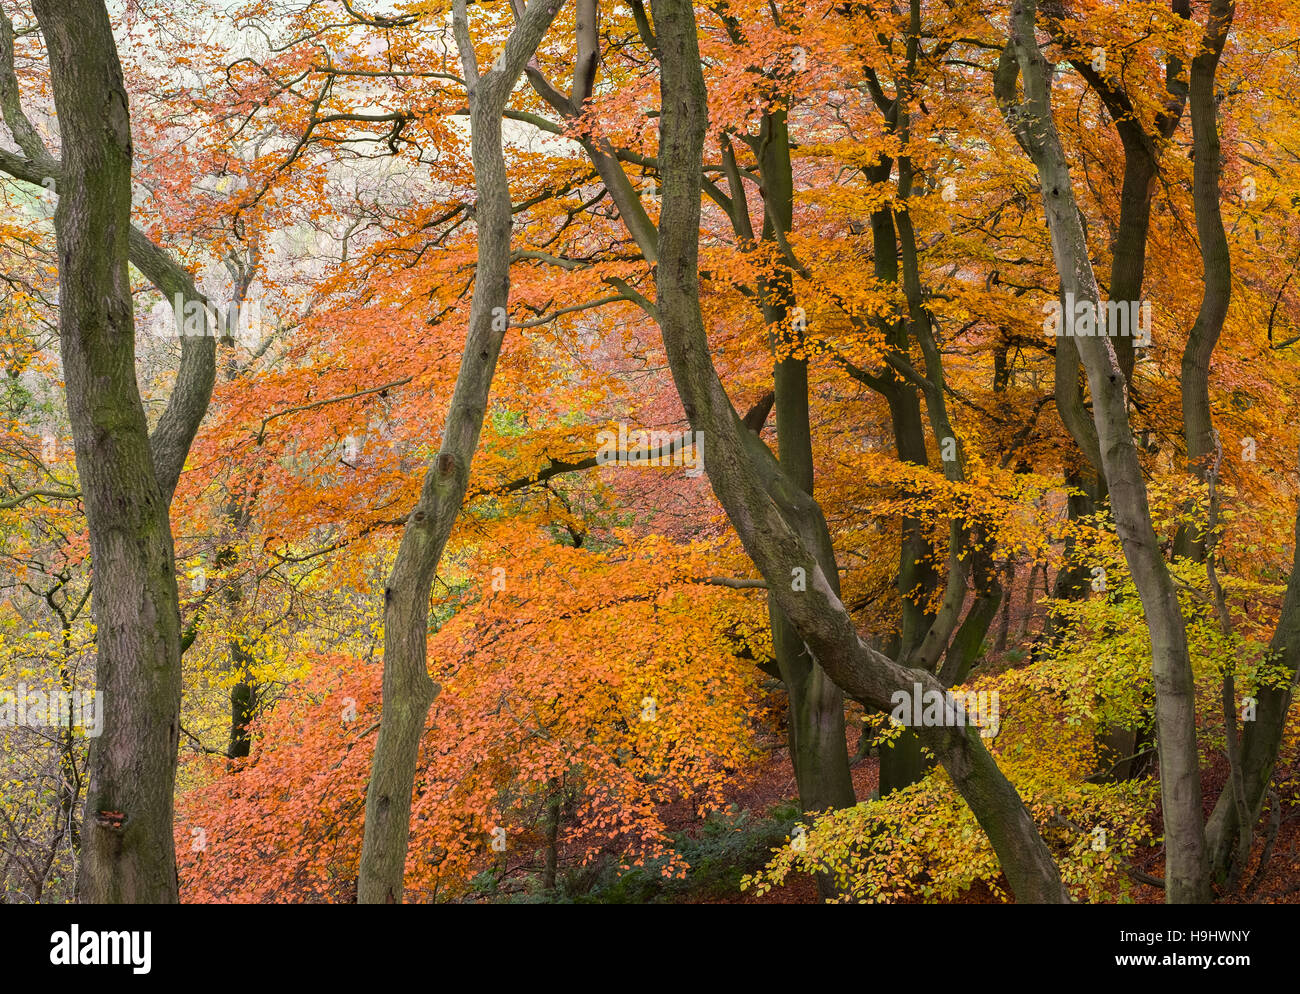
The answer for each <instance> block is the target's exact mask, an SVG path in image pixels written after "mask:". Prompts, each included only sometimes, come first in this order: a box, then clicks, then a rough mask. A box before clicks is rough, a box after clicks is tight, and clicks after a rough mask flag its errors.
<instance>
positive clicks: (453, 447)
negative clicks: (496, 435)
mask: <svg viewBox="0 0 1300 994" xmlns="http://www.w3.org/2000/svg"><path fill="white" fill-rule="evenodd" d="M561 2H562V0H533V2H532V3H531V4H529V6H528V8H527V10H526V11H525V12H524V14H523V16H522V17H521V18H520V20H519V23H518V25H517V26H516V28H515V30H514V31H513V32H512V33H511V35H510V38H509V39H508V40H507V42H506V46H505V53H504V57H503V63H501V68H496V67H495V66H494V67H491V68H489V69H488V71H487V72H485V73H484V74H483V75H481V76H480V75H479V71H478V64H477V60H476V58H475V55H474V44H473V39H472V38H471V37H470V34H469V24H468V20H467V17H466V13H465V0H456V7H455V14H454V17H453V26H454V29H455V33H456V44H457V46H458V47H459V49H460V55H461V62H462V64H463V66H464V71H465V79H466V81H467V82H468V85H469V107H470V128H471V131H472V146H471V152H472V157H473V163H474V189H475V196H476V200H475V207H474V219H475V222H476V225H477V229H478V268H477V269H476V271H475V277H474V299H473V302H472V304H471V306H470V313H469V332H468V334H467V336H466V339H465V351H464V354H463V355H462V358H461V365H460V373H459V374H458V375H457V377H456V389H455V392H454V393H453V394H452V399H451V406H450V408H449V409H448V412H447V422H446V424H445V425H444V427H443V434H442V445H441V448H440V450H439V452H438V455H437V456H436V457H435V458H434V460H433V464H432V466H430V468H429V471H428V473H427V474H426V476H425V478H424V486H423V488H422V489H421V492H420V499H419V502H418V503H417V504H416V505H415V509H414V510H413V511H412V512H411V514H410V516H409V517H408V518H407V521H406V527H405V529H404V530H403V532H402V542H401V545H400V546H399V548H398V551H397V560H396V562H395V563H394V564H393V572H392V574H391V575H390V577H389V579H388V585H387V586H386V587H385V588H384V679H383V691H382V693H383V715H382V720H381V724H380V726H379V737H378V740H377V741H376V743H375V755H374V761H373V765H372V767H371V771H370V783H369V787H368V788H367V791H366V824H365V834H364V839H363V842H362V847H361V871H360V876H359V878H358V881H357V901H358V903H362V904H383V903H389V904H395V903H399V902H400V901H401V899H402V890H403V884H404V877H405V869H406V849H407V844H408V841H409V839H410V820H411V791H412V789H413V788H414V785H415V768H416V763H417V759H418V756H419V750H420V737H421V735H422V734H423V732H424V723H425V720H426V718H427V717H428V714H429V706H430V705H431V704H432V703H433V700H434V698H435V697H436V696H437V693H438V687H437V686H436V685H435V684H434V682H433V680H432V679H430V677H429V671H428V658H427V657H428V648H427V638H428V628H429V594H430V591H431V589H432V587H433V575H434V571H435V570H436V569H437V567H438V563H439V561H440V560H441V558H442V553H443V549H444V548H446V545H447V538H448V536H449V535H450V534H451V528H452V525H453V523H454V522H455V520H456V515H457V514H458V513H459V512H460V507H461V504H462V502H463V501H464V499H465V490H466V487H467V486H468V484H469V467H470V461H471V460H472V459H473V457H474V451H475V450H476V449H477V448H478V440H479V434H480V433H481V432H482V429H483V417H484V415H485V414H486V412H487V402H488V394H489V391H490V390H491V387H492V377H493V375H494V374H495V372H496V364H497V358H498V357H499V355H500V354H501V343H502V341H503V339H504V338H505V333H506V315H507V313H508V312H507V306H508V304H509V300H510V227H511V203H510V187H509V182H508V178H507V176H506V163H505V155H504V152H503V150H502V144H501V115H502V112H503V111H504V110H505V105H506V100H507V99H508V98H509V96H510V91H511V90H512V89H513V88H514V85H515V83H516V82H517V81H518V79H519V77H520V74H521V73H522V72H523V69H524V63H525V62H527V61H528V60H529V59H530V58H532V55H533V52H534V51H535V50H536V48H537V44H538V42H540V41H541V39H542V36H543V35H544V34H545V33H546V29H547V28H548V27H549V26H550V23H551V21H552V20H553V19H554V17H555V15H556V13H557V12H558V10H559V8H560V5H561Z"/></svg>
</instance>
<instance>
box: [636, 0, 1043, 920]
mask: <svg viewBox="0 0 1300 994" xmlns="http://www.w3.org/2000/svg"><path fill="white" fill-rule="evenodd" d="M652 10H653V12H654V15H655V17H654V20H655V25H656V27H657V28H658V30H659V36H658V41H659V48H660V50H661V52H662V56H663V58H662V72H661V76H660V87H661V93H662V97H663V100H662V105H663V111H662V117H661V119H660V169H661V177H662V180H663V204H662V212H661V215H660V222H659V244H660V263H659V266H658V272H657V287H658V306H659V312H660V317H661V323H662V328H663V335H664V345H665V349H666V351H667V354H668V360H669V365H670V367H671V369H672V373H673V379H674V381H675V383H676V385H677V390H678V393H679V394H680V395H681V398H682V401H683V404H684V406H685V409H686V415H687V417H688V419H689V420H690V422H691V425H692V428H694V429H695V430H698V431H704V432H705V438H706V440H707V442H708V445H709V457H708V459H707V460H706V472H707V474H708V476H709V481H710V484H711V485H712V487H713V490H714V493H715V494H716V495H717V496H718V498H719V500H720V501H721V503H722V505H723V507H724V508H725V509H726V511H727V516H728V518H729V519H730V521H731V523H732V525H733V526H734V527H735V528H736V531H737V533H738V535H739V536H740V539H741V541H742V543H743V545H744V547H745V549H746V551H747V552H748V554H749V556H750V557H751V559H752V560H753V561H754V563H755V565H756V566H757V567H758V568H759V570H760V571H761V572H762V573H763V575H764V577H765V578H767V580H768V582H769V587H770V589H771V590H772V592H773V596H775V597H776V599H777V601H778V603H779V604H780V606H781V609H782V611H783V613H784V614H785V615H786V617H787V618H789V620H790V622H791V624H792V625H794V627H795V629H796V630H797V631H798V632H799V634H800V636H801V637H802V638H803V640H804V642H805V644H807V646H808V648H809V650H810V651H811V652H812V654H813V656H814V657H815V658H816V659H817V661H818V662H819V663H820V664H821V665H822V667H823V668H824V669H825V671H826V673H827V675H828V676H829V677H830V678H831V679H832V680H834V681H835V682H836V683H837V684H838V685H839V686H840V687H841V688H842V689H843V690H844V691H845V692H846V693H848V694H851V695H853V696H855V697H858V698H859V699H861V700H864V701H867V702H869V703H871V704H872V706H875V707H879V708H882V709H883V708H885V707H886V706H887V705H888V704H889V701H890V694H891V693H892V692H893V691H894V690H895V689H902V688H904V687H906V686H907V685H908V684H910V683H912V682H915V681H920V682H922V683H923V685H924V686H926V687H928V688H930V689H935V690H938V689H939V684H938V681H937V680H935V678H934V677H933V675H931V674H928V673H922V672H920V671H917V670H911V669H908V668H906V667H904V666H901V665H899V664H898V663H896V662H894V661H893V660H891V659H889V658H888V657H887V656H884V655H883V654H881V653H879V652H876V651H875V650H873V649H871V648H870V647H869V646H868V645H867V644H866V643H865V642H864V641H863V640H862V639H861V638H860V637H859V636H858V634H857V632H856V631H855V630H854V627H853V622H852V619H851V618H850V617H849V615H848V612H847V611H846V610H845V608H844V605H843V604H842V603H841V601H840V599H839V598H838V597H837V596H836V595H835V593H834V591H833V589H832V587H831V583H830V581H829V579H828V578H827V576H826V575H825V574H824V572H823V571H822V569H821V567H820V565H819V563H818V553H817V550H816V542H817V536H818V534H824V532H820V531H819V530H814V529H811V528H806V527H804V525H803V523H804V522H807V521H809V520H815V519H817V518H821V509H820V507H819V506H818V505H817V503H816V501H815V500H813V499H812V498H811V497H809V496H808V494H806V493H805V492H804V491H803V490H802V489H801V488H799V487H798V486H797V485H796V484H794V483H793V482H792V481H790V480H789V479H788V478H787V477H786V476H785V474H784V473H783V472H782V470H781V467H780V466H779V464H778V463H777V462H776V461H775V459H774V458H773V457H772V455H771V453H770V452H769V451H768V450H767V448H766V446H764V445H763V444H762V443H761V442H760V441H759V440H758V438H757V437H756V436H754V435H753V434H752V433H750V432H748V431H746V430H745V429H744V427H743V425H742V423H741V421H740V418H739V416H738V415H737V414H736V411H735V409H734V408H733V407H732V405H731V401H730V400H729V398H728V397H727V395H726V392H725V390H724V389H723V386H722V383H721V381H720V380H719V379H718V375H717V370H716V369H715V368H714V366H713V362H712V359H711V358H710V354H709V349H708V340H707V336H706V335H705V332H704V325H703V319H702V316H701V313H700V306H699V286H698V282H699V272H698V250H699V245H698V239H699V222H700V188H701V184H700V167H701V162H702V152H703V143H704V133H705V129H706V127H707V115H708V106H707V99H706V96H705V92H704V79H703V75H702V73H701V69H700V55H699V48H698V42H697V37H696V25H695V16H694V8H693V7H692V5H691V4H690V3H689V2H687V0H657V2H655V3H654V4H653V5H652ZM796 568H802V569H804V570H805V571H806V575H807V577H808V584H807V589H806V590H805V591H802V592H800V591H794V590H791V589H790V586H791V585H790V582H789V578H790V577H791V576H792V575H793V571H794V570H795V569H796ZM923 738H924V739H925V741H926V744H927V745H928V746H929V747H930V748H932V749H934V750H935V751H936V753H937V754H938V755H939V757H940V760H941V761H942V762H943V764H944V766H945V768H946V769H947V770H948V772H949V773H950V775H951V776H952V778H953V781H954V783H955V784H956V786H957V789H958V790H959V791H960V792H961V793H962V796H963V797H965V798H966V800H967V802H968V803H969V804H970V805H971V808H972V810H973V811H974V813H975V816H976V818H977V819H978V820H979V822H980V824H981V826H982V827H983V828H984V830H985V832H986V833H987V834H988V836H989V839H990V841H991V842H992V844H993V847H994V849H995V850H996V852H997V853H998V856H999V858H1000V859H1001V861H1002V867H1003V870H1004V871H1005V872H1006V875H1007V878H1008V881H1009V882H1010V885H1011V888H1012V890H1013V891H1014V893H1015V894H1016V896H1017V899H1018V900H1020V901H1024V902H1034V901H1039V902H1063V901H1066V900H1067V899H1068V898H1067V895H1066V892H1065V889H1064V887H1063V886H1062V884H1061V880H1060V875H1059V873H1058V872H1057V869H1056V866H1055V864H1054V863H1053V861H1052V858H1051V854H1050V853H1049V851H1048V849H1047V847H1046V845H1045V844H1044V843H1043V841H1042V838H1041V837H1040V836H1039V835H1038V832H1037V829H1036V826H1035V825H1034V822H1033V819H1032V818H1031V817H1030V815H1029V812H1028V811H1027V810H1026V808H1025V806H1024V804H1023V802H1022V801H1021V800H1020V798H1019V796H1018V795H1017V794H1016V792H1015V789H1014V788H1013V787H1012V786H1011V784H1010V783H1008V782H1007V780H1006V778H1005V777H1003V776H1002V774H1001V772H1000V771H999V770H998V768H997V766H996V764H995V763H994V762H993V759H992V757H991V756H990V755H989V753H988V752H987V750H985V749H984V747H983V744H982V743H981V742H980V739H979V736H978V733H977V731H976V729H974V728H973V727H971V726H969V725H965V726H961V727H944V728H928V729H925V730H924V731H923Z"/></svg>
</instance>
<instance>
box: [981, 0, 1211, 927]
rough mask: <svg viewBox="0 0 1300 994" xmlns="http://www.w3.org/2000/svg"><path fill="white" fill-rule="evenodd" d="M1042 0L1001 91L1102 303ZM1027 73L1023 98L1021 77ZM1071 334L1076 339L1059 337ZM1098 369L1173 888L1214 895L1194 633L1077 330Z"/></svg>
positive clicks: (1068, 253)
mask: <svg viewBox="0 0 1300 994" xmlns="http://www.w3.org/2000/svg"><path fill="white" fill-rule="evenodd" d="M1036 8H1037V4H1036V3H1035V2H1034V0H1016V2H1015V3H1014V4H1013V6H1012V16H1011V38H1010V41H1009V42H1008V45H1007V48H1006V50H1005V51H1004V52H1003V56H1002V62H1001V64H1000V66H999V68H998V78H997V91H998V101H999V103H1000V104H1001V106H1002V108H1003V111H1004V113H1005V114H1006V117H1007V121H1008V124H1009V125H1010V127H1011V129H1012V131H1013V132H1014V133H1015V135H1016V137H1017V139H1018V140H1019V141H1020V143H1021V145H1022V147H1024V149H1025V151H1026V153H1027V154H1028V155H1029V157H1030V158H1031V159H1032V160H1033V162H1034V165H1035V167H1036V168H1037V170H1038V175H1039V179H1040V183H1041V185H1042V195H1043V205H1044V209H1045V210H1046V214H1047V223H1048V229H1049V231H1050V233H1051V239H1052V252H1053V255H1054V256H1055V259H1056V267H1057V271H1058V272H1059V273H1060V276H1061V288H1062V291H1063V292H1064V293H1071V294H1073V295H1074V299H1076V300H1082V301H1088V302H1090V303H1091V304H1092V305H1093V306H1094V307H1096V306H1097V303H1098V292H1097V281H1096V277H1095V276H1094V274H1093V269H1092V262H1091V260H1090V258H1089V255H1088V246H1087V242H1086V240H1085V237H1084V233H1083V227H1082V225H1081V223H1080V219H1079V210H1078V207H1077V204H1076V201H1075V197H1074V189H1073V187H1072V185H1071V177H1070V170H1069V166H1068V163H1067V161H1066V158H1065V151H1064V148H1063V147H1062V145H1061V139H1060V135H1059V133H1058V132H1057V130H1056V124H1055V122H1054V120H1053V119H1052V110H1051V90H1050V82H1049V75H1048V67H1047V63H1046V61H1045V60H1044V58H1043V54H1042V52H1041V51H1040V50H1039V47H1038V41H1037V39H1036V38H1035V35H1034V31H1035V14H1036ZM1017 76H1020V77H1021V78H1022V79H1023V81H1024V99H1023V102H1022V101H1020V100H1018V99H1017V94H1016V78H1017ZM1058 341H1060V342H1064V341H1066V339H1059V340H1058ZM1073 341H1074V342H1075V343H1076V347H1077V349H1078V351H1079V354H1080V357H1081V358H1082V360H1083V363H1084V367H1085V368H1086V369H1087V372H1088V385H1089V388H1090V390H1091V392H1092V400H1093V419H1094V421H1095V425H1096V431H1097V437H1098V441H1099V443H1100V453H1101V459H1102V466H1103V468H1104V470H1105V478H1106V482H1107V483H1108V485H1109V488H1110V495H1111V507H1112V509H1113V513H1114V517H1115V526H1116V530H1117V531H1118V533H1119V537H1120V541H1121V543H1122V545H1123V548H1124V558H1125V559H1126V561H1127V562H1128V566H1129V570H1130V571H1131V573H1132V576H1133V580H1134V583H1135V585H1136V586H1137V589H1138V595H1139V597H1140V598H1141V600H1142V606H1143V608H1144V609H1145V610H1146V615H1147V627H1148V631H1149V632H1150V636H1151V657H1152V658H1151V670H1152V677H1153V680H1154V683H1155V691H1156V723H1157V727H1158V735H1159V740H1160V790H1161V799H1162V807H1163V813H1164V819H1165V851H1166V871H1165V895H1166V899H1167V900H1168V901H1169V902H1170V903H1189V902H1206V901H1209V900H1210V883H1209V867H1208V863H1207V861H1206V853H1205V831H1204V824H1203V822H1202V814H1201V778H1200V768H1199V758H1198V753H1197V746H1196V701H1195V687H1194V685H1193V680H1192V668H1191V662H1190V660H1189V657H1188V651H1187V633H1186V628H1185V626H1184V622H1183V616H1182V612H1181V610H1180V608H1179V604H1178V596H1177V593H1176V592H1175V590H1174V585H1173V580H1172V579H1171V578H1170V576H1169V572H1168V570H1167V569H1166V568H1165V562H1164V557H1163V556H1162V554H1161V551H1160V545H1159V542H1158V541H1157V539H1156V534H1155V530H1154V528H1153V526H1152V523H1151V509H1150V507H1149V505H1148V503H1147V492H1146V485H1145V482H1144V480H1143V476H1142V467H1141V464H1140V463H1139V462H1138V457H1137V449H1136V447H1135V445H1134V442H1133V433H1132V430H1131V428H1130V426H1129V419H1128V397H1127V384H1126V381H1125V378H1124V374H1123V371H1122V370H1121V369H1120V368H1119V364H1118V361H1117V359H1116V356H1115V351H1114V349H1113V348H1112V347H1111V345H1110V342H1109V339H1107V338H1105V337H1079V338H1076V339H1074V340H1073Z"/></svg>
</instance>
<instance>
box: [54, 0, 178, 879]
mask: <svg viewBox="0 0 1300 994" xmlns="http://www.w3.org/2000/svg"><path fill="white" fill-rule="evenodd" d="M33 6H34V9H35V12H36V16H37V18H38V20H39V22H40V26H41V30H42V32H43V33H44V36H45V42H46V46H47V48H48V51H49V60H50V73H51V81H52V84H53V89H54V101H55V107H56V109H57V111H58V117H59V127H60V131H61V135H62V144H63V157H62V158H63V161H62V175H61V182H60V197H59V202H58V207H57V209H56V211H55V215H54V223H55V230H56V234H57V240H58V257H59V305H60V308H59V344H60V353H61V356H62V359H63V370H64V376H65V379H66V382H67V396H68V412H69V418H70V421H71V423H72V435H73V443H74V446H75V449H76V461H77V472H78V476H79V478H80V481H81V487H82V495H83V496H82V501H83V504H84V506H85V509H86V519H87V523H88V525H89V530H90V551H91V559H92V562H93V568H94V592H93V595H92V608H93V613H94V618H95V623H96V626H97V628H98V634H97V649H98V658H97V664H96V678H97V689H98V690H99V691H100V692H101V693H102V694H103V695H104V701H105V721H104V729H103V734H102V735H101V736H100V737H99V738H97V739H96V740H95V741H94V742H93V744H92V746H91V751H90V782H89V786H88V789H87V798H86V817H85V821H84V828H83V835H82V853H83V864H82V868H81V874H80V876H79V878H78V881H77V895H78V898H79V900H81V901H83V902H91V903H121V902H129V903H174V902H175V901H176V900H177V880H176V858H175V849H174V844H173V841H172V804H173V802H172V790H173V784H174V781H175V771H176V750H177V742H178V734H179V715H180V697H181V681H180V612H179V609H178V606H177V591H176V575H175V568H174V559H173V550H172V536H171V526H170V522H169V520H168V503H169V499H170V496H171V494H170V489H167V488H165V487H164V486H163V485H161V484H160V482H159V474H158V472H157V471H156V468H155V462H154V455H153V451H152V449H151V446H150V440H149V432H148V427H147V424H146V422H145V415H144V407H143V405H142V403H141V401H140V394H139V392H138V389H137V386H136V379H135V326H134V320H133V316H132V308H131V290H130V285H129V281H128V278H127V260H128V257H129V255H130V239H131V216H130V212H131V121H130V111H129V109H128V105H127V96H126V87H125V84H124V82H123V77H122V67H121V64H120V63H119V61H118V57H117V49H116V46H115V44H114V41H113V31H112V25H111V24H110V22H109V18H108V12H107V10H106V9H105V6H104V4H103V3H102V2H101V0H82V2H75V3H70V2H53V0H37V2H36V3H34V5H33Z"/></svg>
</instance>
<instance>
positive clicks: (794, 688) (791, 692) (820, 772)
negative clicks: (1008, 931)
mask: <svg viewBox="0 0 1300 994" xmlns="http://www.w3.org/2000/svg"><path fill="white" fill-rule="evenodd" d="M757 153H758V167H759V171H760V174H761V176H762V177H763V187H764V198H763V201H764V205H765V211H766V213H765V217H764V222H763V229H764V236H765V238H766V239H767V240H768V241H771V240H773V238H774V237H775V230H774V229H775V228H777V227H779V228H780V230H781V234H782V236H784V235H786V234H788V233H789V232H790V231H791V229H792V228H793V227H794V175H793V170H792V168H791V165H790V132H789V127H788V124H787V121H786V114H785V111H784V109H781V108H778V109H776V110H774V111H770V112H769V113H767V114H765V115H764V117H763V124H762V128H761V131H760V135H759V140H758V143H757ZM792 282H793V281H792V279H791V276H790V271H789V269H787V268H784V267H781V268H779V269H778V271H777V275H776V277H775V278H774V279H773V280H770V281H767V282H766V283H765V284H764V286H763V287H762V296H763V302H764V303H763V311H764V313H763V317H764V320H765V321H766V322H767V324H768V327H770V328H777V329H780V328H783V327H788V326H789V324H790V311H791V308H792V307H793V306H794V290H793V286H792ZM795 334H796V340H795V341H792V342H789V343H786V344H788V345H793V346H795V347H797V346H798V345H800V344H801V339H802V335H800V334H799V333H798V332H796V333H795ZM775 344H776V346H777V350H778V358H777V362H776V364H775V368H774V370H773V381H774V392H775V396H776V403H775V409H776V437H777V442H778V444H779V446H780V463H781V468H782V469H783V470H784V471H785V473H786V474H787V475H788V476H789V478H790V479H791V480H792V481H793V482H794V483H795V484H796V485H797V486H798V487H800V489H802V490H803V491H804V493H806V494H808V495H809V496H810V497H811V496H812V495H813V475H814V474H813V451H812V429H811V424H810V420H809V405H808V362H807V360H806V359H803V358H799V357H798V356H795V355H784V353H782V352H781V346H782V343H781V342H780V341H779V340H778V341H777V342H776V343H775ZM811 524H812V526H813V527H816V523H815V522H813V523H811ZM819 548H821V549H823V550H824V552H825V555H824V556H823V558H822V560H821V567H822V570H823V572H824V573H825V574H826V576H827V577H828V578H829V579H830V581H831V585H832V587H833V588H834V589H835V590H836V592H837V593H838V590H839V569H838V566H837V564H836V561H835V552H834V547H833V546H832V544H831V541H830V536H829V535H826V536H824V538H823V539H822V540H821V541H820V542H819ZM768 616H769V619H770V622H771V626H772V645H773V650H774V652H775V655H776V660H777V666H778V667H779V669H780V671H781V680H782V682H783V683H784V684H785V687H786V693H787V695H788V696H789V700H790V756H791V761H792V762H793V764H794V771H795V780H796V782H797V784H798V786H799V802H800V806H801V807H802V808H803V810H804V811H805V812H811V811H826V810H828V809H832V808H845V807H852V805H853V804H854V803H855V802H856V800H857V797H856V795H855V794H854V791H853V777H852V774H851V772H850V770H849V755H848V744H847V741H846V738H845V728H844V694H843V692H842V691H841V690H840V688H839V687H837V686H835V684H834V683H833V682H832V681H830V680H829V679H827V677H826V674H825V673H824V672H823V671H822V669H821V667H820V666H818V665H817V661H816V660H815V659H813V657H812V656H811V655H810V654H809V652H808V649H807V647H806V646H805V645H804V644H803V640H802V639H801V638H800V637H799V634H798V632H796V631H795V630H794V628H793V626H792V625H791V624H790V622H789V620H788V619H786V617H785V616H784V615H783V614H782V613H781V609H780V605H779V604H778V603H777V602H776V600H775V599H774V598H771V597H769V598H768ZM822 883H823V884H824V885H825V884H827V883H828V882H827V881H822ZM825 889H826V888H825V886H824V887H823V890H825Z"/></svg>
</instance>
